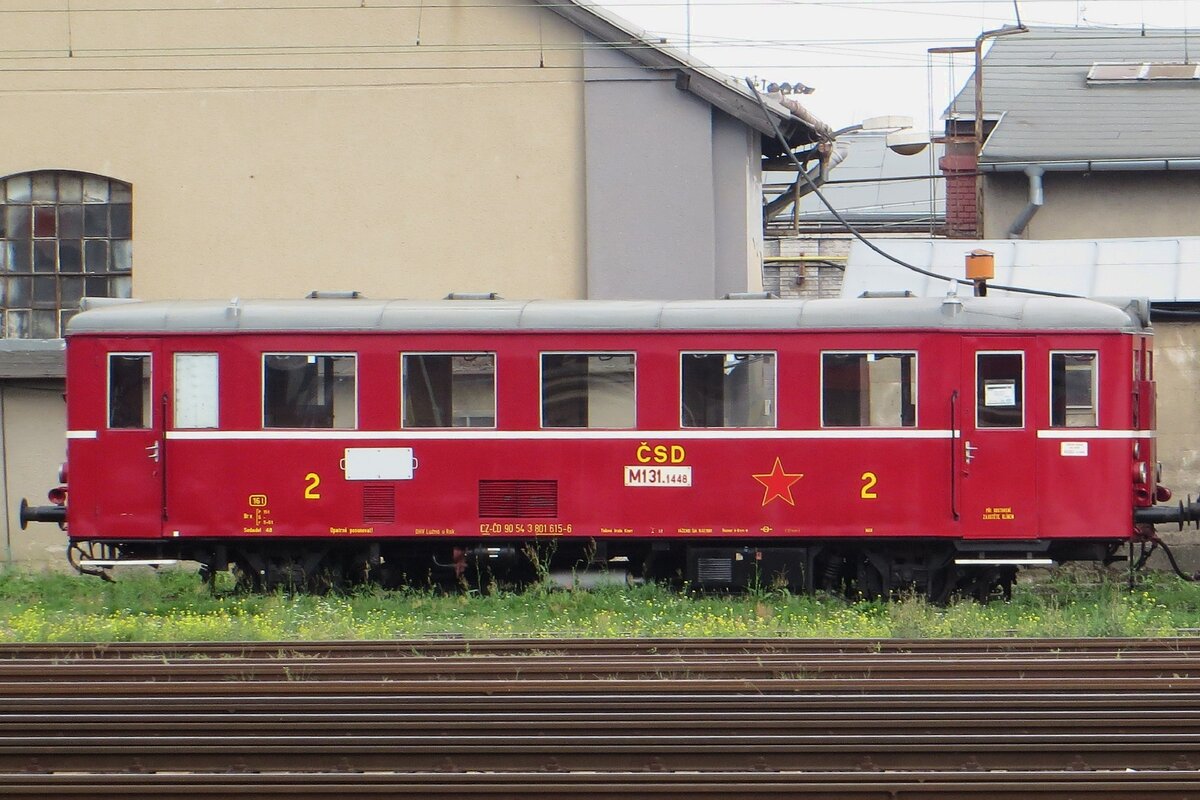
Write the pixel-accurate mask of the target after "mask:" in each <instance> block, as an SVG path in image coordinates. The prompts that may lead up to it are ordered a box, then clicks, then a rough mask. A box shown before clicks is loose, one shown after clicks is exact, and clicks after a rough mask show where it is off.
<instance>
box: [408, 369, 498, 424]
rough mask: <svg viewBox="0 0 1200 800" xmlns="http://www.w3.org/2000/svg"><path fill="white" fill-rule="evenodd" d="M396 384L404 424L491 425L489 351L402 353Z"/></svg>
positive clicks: (493, 382) (493, 405) (492, 381)
mask: <svg viewBox="0 0 1200 800" xmlns="http://www.w3.org/2000/svg"><path fill="white" fill-rule="evenodd" d="M400 383H401V385H402V386H403V399H402V400H401V402H402V404H403V408H404V417H403V419H404V427H406V428H491V427H494V426H495V425H496V356H495V354H494V353H453V354H450V353H405V354H404V355H403V356H402V357H401V378H400Z"/></svg>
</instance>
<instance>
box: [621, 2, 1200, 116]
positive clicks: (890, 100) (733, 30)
mask: <svg viewBox="0 0 1200 800" xmlns="http://www.w3.org/2000/svg"><path fill="white" fill-rule="evenodd" d="M601 2H602V4H603V5H605V6H607V7H608V8H610V9H611V10H613V11H614V12H615V13H617V14H619V15H621V16H622V17H625V18H626V19H628V20H630V21H632V22H634V23H636V24H637V25H639V26H641V27H642V28H645V29H647V30H648V31H650V32H652V33H654V34H656V35H659V36H665V37H667V38H668V39H669V40H670V41H671V43H673V44H676V45H677V46H679V47H680V48H685V47H686V46H687V43H688V40H689V36H688V31H689V25H690V33H691V35H690V42H691V53H692V55H693V56H695V57H697V58H699V59H700V60H702V61H705V62H707V63H708V64H711V65H712V66H714V67H717V68H719V69H721V70H722V71H724V72H727V73H729V74H731V75H735V76H757V77H759V78H763V79H765V80H768V81H774V82H777V83H783V82H788V83H794V82H801V83H804V84H807V85H808V86H811V87H813V88H815V89H816V91H815V92H814V93H813V94H810V95H807V96H805V97H803V98H801V101H802V102H803V103H804V104H805V106H807V107H808V109H809V110H810V111H812V112H813V113H814V114H816V115H817V116H818V117H820V118H821V119H823V120H824V121H826V122H828V123H829V124H830V125H832V126H833V127H835V128H837V127H841V126H843V125H850V124H853V123H856V122H860V121H861V120H862V119H864V118H865V117H872V116H879V115H884V114H902V115H907V116H911V117H913V118H914V122H915V126H916V127H918V128H924V127H925V126H928V125H930V124H931V114H932V120H933V121H932V127H933V128H938V127H940V126H939V124H938V122H937V118H938V116H939V115H940V114H941V112H942V111H943V110H944V109H945V107H946V106H947V105H948V104H949V101H950V100H951V99H952V97H953V93H954V92H955V91H957V90H958V89H959V88H960V87H961V86H962V84H963V82H964V81H965V80H966V79H967V78H968V77H969V76H970V73H971V67H972V64H973V57H972V56H971V55H960V56H956V57H952V56H946V55H930V54H929V53H928V50H929V48H931V47H946V46H956V45H973V44H974V41H975V37H976V36H978V35H979V34H980V32H982V31H985V30H989V29H993V28H998V27H1001V26H1002V25H1013V24H1015V23H1016V21H1017V18H1016V11H1015V9H1014V4H1013V0H925V1H924V2H915V1H914V0H859V2H846V0H695V1H694V2H690V3H689V2H685V0H657V1H652V0H601ZM1017 9H1019V12H1020V17H1021V21H1022V22H1023V23H1025V24H1026V25H1084V26H1105V27H1111V26H1123V27H1141V26H1143V25H1144V26H1146V27H1148V28H1188V27H1191V26H1195V27H1196V28H1197V40H1198V41H1200V0H1086V1H1084V0H1080V1H1079V2H1075V1H1074V0H1019V2H1018V4H1017Z"/></svg>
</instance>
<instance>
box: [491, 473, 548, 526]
mask: <svg viewBox="0 0 1200 800" xmlns="http://www.w3.org/2000/svg"><path fill="white" fill-rule="evenodd" d="M479 516H481V517H557V516H558V481H480V482H479Z"/></svg>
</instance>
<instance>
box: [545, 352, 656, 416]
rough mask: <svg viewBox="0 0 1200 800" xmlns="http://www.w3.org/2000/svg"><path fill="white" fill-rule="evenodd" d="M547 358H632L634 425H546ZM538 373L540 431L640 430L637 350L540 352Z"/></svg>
mask: <svg viewBox="0 0 1200 800" xmlns="http://www.w3.org/2000/svg"><path fill="white" fill-rule="evenodd" d="M545 356H589V357H590V356H598V357H599V356H630V357H632V359H633V363H632V365H631V366H632V367H633V423H632V424H631V425H628V426H625V427H620V428H614V427H611V426H605V427H597V428H593V427H591V426H567V427H564V426H559V425H554V426H547V425H546V385H545V384H546V370H545V365H544V363H543V361H542V359H543V358H544V357H545ZM537 373H538V393H537V407H538V429H539V430H546V431H636V430H637V429H638V353H637V351H636V350H539V351H538V358H537Z"/></svg>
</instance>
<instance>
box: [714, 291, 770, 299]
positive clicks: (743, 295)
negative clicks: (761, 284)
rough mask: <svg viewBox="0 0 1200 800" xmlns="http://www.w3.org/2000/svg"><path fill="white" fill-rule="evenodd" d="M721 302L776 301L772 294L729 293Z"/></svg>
mask: <svg viewBox="0 0 1200 800" xmlns="http://www.w3.org/2000/svg"><path fill="white" fill-rule="evenodd" d="M722 299H723V300H778V299H779V295H777V294H775V293H774V292H730V293H729V294H727V295H725V297H723V298H722Z"/></svg>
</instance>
